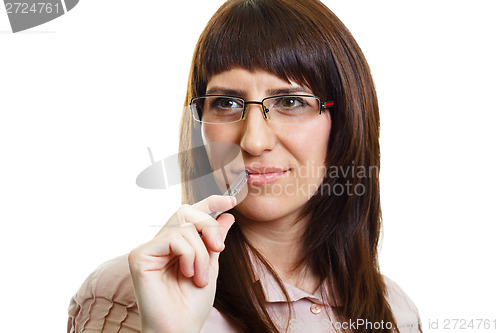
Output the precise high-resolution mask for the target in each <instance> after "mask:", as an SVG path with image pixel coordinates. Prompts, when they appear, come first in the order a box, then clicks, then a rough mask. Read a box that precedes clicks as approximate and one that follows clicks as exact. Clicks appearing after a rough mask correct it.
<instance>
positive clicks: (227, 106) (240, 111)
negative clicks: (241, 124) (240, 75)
mask: <svg viewBox="0 0 500 333" xmlns="http://www.w3.org/2000/svg"><path fill="white" fill-rule="evenodd" d="M249 104H257V105H261V107H262V114H263V116H264V119H266V120H269V121H272V122H277V123H292V124H293V123H304V122H308V121H311V120H313V119H315V118H316V117H317V116H318V115H320V114H321V111H322V110H323V109H328V108H331V107H333V101H329V102H325V103H323V102H321V99H320V98H319V97H316V96H310V95H283V96H271V97H266V98H264V99H263V100H262V101H261V102H257V101H245V100H244V99H243V98H240V97H233V96H223V95H206V96H201V97H195V98H193V99H191V102H190V103H189V105H190V108H191V112H192V114H193V117H194V119H195V120H196V121H199V122H201V123H205V124H228V123H234V122H237V121H240V120H242V119H245V117H246V110H247V106H248V105H249Z"/></svg>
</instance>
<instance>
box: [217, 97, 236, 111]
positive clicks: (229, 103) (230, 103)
mask: <svg viewBox="0 0 500 333" xmlns="http://www.w3.org/2000/svg"><path fill="white" fill-rule="evenodd" d="M217 106H219V107H221V108H223V109H231V108H239V107H241V106H240V105H239V104H238V102H237V101H235V100H234V99H227V98H224V99H220V100H219V101H218V103H217Z"/></svg>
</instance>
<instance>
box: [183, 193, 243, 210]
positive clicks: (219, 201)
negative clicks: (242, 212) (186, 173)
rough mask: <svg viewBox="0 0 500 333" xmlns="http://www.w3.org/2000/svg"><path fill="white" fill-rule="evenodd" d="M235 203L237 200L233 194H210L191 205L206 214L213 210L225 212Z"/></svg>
mask: <svg viewBox="0 0 500 333" xmlns="http://www.w3.org/2000/svg"><path fill="white" fill-rule="evenodd" d="M236 203H237V201H236V198H235V197H234V196H222V195H211V196H209V197H208V198H206V199H203V200H201V201H198V202H197V203H195V204H193V205H192V206H193V207H194V208H196V209H198V210H200V211H202V212H204V213H206V214H210V213H214V212H225V211H226V210H229V209H231V208H233V207H234V206H236Z"/></svg>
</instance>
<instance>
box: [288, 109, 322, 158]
mask: <svg viewBox="0 0 500 333" xmlns="http://www.w3.org/2000/svg"><path fill="white" fill-rule="evenodd" d="M330 130H331V123H330V117H329V116H326V115H325V117H322V118H321V119H319V120H318V121H317V122H311V123H310V124H303V126H302V127H301V128H300V130H295V131H294V130H292V131H290V132H289V133H287V135H286V136H284V137H283V140H286V141H287V145H288V147H289V150H290V151H292V152H293V155H295V158H296V159H297V161H298V162H299V164H302V165H305V164H309V165H311V164H314V165H316V166H318V167H320V166H324V163H325V159H326V154H327V149H328V140H329V137H330Z"/></svg>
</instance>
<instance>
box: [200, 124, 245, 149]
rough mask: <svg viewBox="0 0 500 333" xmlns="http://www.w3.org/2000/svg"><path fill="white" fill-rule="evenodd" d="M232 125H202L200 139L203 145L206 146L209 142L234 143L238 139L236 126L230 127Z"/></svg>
mask: <svg viewBox="0 0 500 333" xmlns="http://www.w3.org/2000/svg"><path fill="white" fill-rule="evenodd" d="M230 125H233V124H228V125H223V124H218V125H212V124H202V126H201V137H202V139H203V143H204V144H207V143H209V142H233V143H235V142H236V139H237V137H238V135H237V131H236V128H235V127H236V126H234V125H233V126H230Z"/></svg>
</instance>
